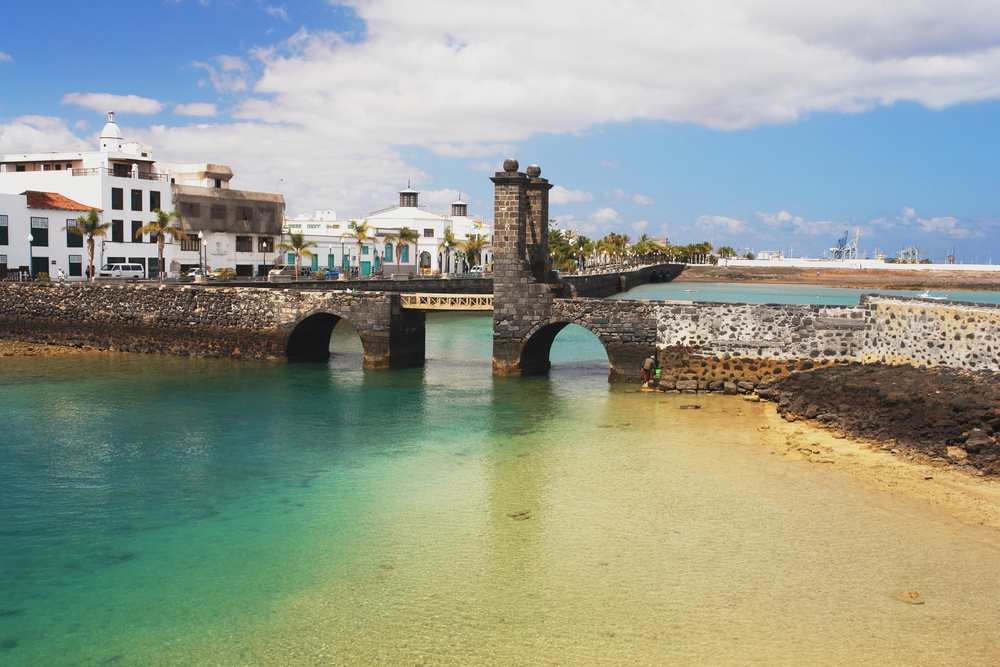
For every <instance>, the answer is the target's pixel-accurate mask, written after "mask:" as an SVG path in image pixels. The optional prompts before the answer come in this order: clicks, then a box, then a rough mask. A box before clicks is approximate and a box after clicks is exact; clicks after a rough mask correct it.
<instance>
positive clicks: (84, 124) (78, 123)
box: [73, 118, 90, 130]
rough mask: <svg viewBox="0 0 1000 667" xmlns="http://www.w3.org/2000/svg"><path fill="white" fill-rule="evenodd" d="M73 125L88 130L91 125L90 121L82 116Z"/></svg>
mask: <svg viewBox="0 0 1000 667" xmlns="http://www.w3.org/2000/svg"><path fill="white" fill-rule="evenodd" d="M73 127H75V128H76V129H78V130H86V129H87V128H88V127H90V123H88V122H87V121H85V120H83V119H82V118H81V119H80V120H78V121H76V122H75V123H73Z"/></svg>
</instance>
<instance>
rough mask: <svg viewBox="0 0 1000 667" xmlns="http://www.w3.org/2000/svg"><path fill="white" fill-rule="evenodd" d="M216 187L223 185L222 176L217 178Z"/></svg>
mask: <svg viewBox="0 0 1000 667" xmlns="http://www.w3.org/2000/svg"><path fill="white" fill-rule="evenodd" d="M215 187H217V188H221V187H222V179H221V178H217V179H215Z"/></svg>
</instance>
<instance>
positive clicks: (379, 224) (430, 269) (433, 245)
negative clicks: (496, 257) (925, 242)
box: [285, 188, 493, 276]
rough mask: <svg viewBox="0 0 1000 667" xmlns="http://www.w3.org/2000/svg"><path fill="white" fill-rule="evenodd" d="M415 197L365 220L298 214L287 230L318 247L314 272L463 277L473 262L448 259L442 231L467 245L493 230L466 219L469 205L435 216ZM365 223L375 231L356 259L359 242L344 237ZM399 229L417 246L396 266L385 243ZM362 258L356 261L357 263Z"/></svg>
mask: <svg viewBox="0 0 1000 667" xmlns="http://www.w3.org/2000/svg"><path fill="white" fill-rule="evenodd" d="M419 194H420V193H419V192H417V191H415V190H411V189H410V188H407V189H405V190H401V191H400V193H399V201H400V203H399V205H398V206H392V207H390V208H387V209H383V210H381V211H375V212H374V213H372V214H370V215H369V216H368V217H366V218H354V219H347V220H340V219H338V218H337V213H336V211H316V213H315V214H308V213H305V214H300V215H298V216H296V217H294V218H287V219H286V220H285V231H287V232H288V233H303V234H305V235H306V240H309V241H313V242H314V243H316V246H317V247H316V248H314V249H313V250H314V252H315V254H316V258H315V259H314V260H313V268H314V269H318V268H321V267H329V266H335V267H337V268H338V269H344V268H346V267H348V266H350V267H351V268H354V269H360V273H361V275H363V276H364V275H368V274H369V273H370V272H372V271H379V270H381V271H382V272H383V275H391V274H395V273H402V274H407V273H409V274H413V275H419V274H425V275H426V274H436V273H461V272H462V271H463V270H468V269H469V268H470V267H471V265H472V258H469V259H468V260H467V261H465V262H463V261H461V260H460V259H459V258H458V257H457V256H456V250H457V249H456V250H453V251H452V252H451V253H450V257H449V258H448V260H447V265H446V260H445V257H444V253H443V252H442V251H441V250H440V249H439V248H440V246H441V243H442V241H443V240H444V232H445V229H447V228H450V229H451V231H452V234H454V235H455V238H456V240H457V241H459V242H462V241H465V240H466V239H467V238H469V236H471V235H473V234H478V235H480V236H484V237H486V238H488V239H492V237H493V226H492V225H491V224H490V223H484V222H483V221H482V220H477V219H476V218H475V217H473V216H470V215H469V214H468V204H467V203H466V202H463V201H457V202H453V203H452V204H451V214H450V215H438V214H436V213H430V212H429V211H426V210H424V209H422V208H421V207H420V206H419V204H418V197H419ZM352 222H354V223H356V224H357V223H361V222H367V223H368V224H369V225H370V226H371V227H373V228H374V229H375V239H376V240H375V241H369V242H366V243H364V244H363V246H362V249H361V255H360V258H359V256H358V249H357V241H355V240H354V239H352V238H349V237H345V236H344V235H345V234H347V233H348V232H349V225H350V223H352ZM403 227H409V228H410V229H412V230H414V231H415V232H417V233H418V234H419V235H420V238H419V239H418V240H417V242H416V245H415V246H414V245H412V244H411V245H409V246H408V247H405V248H404V250H403V257H402V259H401V261H400V262H399V263H398V266H397V262H396V247H395V244H393V243H386V241H385V239H386V237H387V236H388V235H390V234H396V233H398V232H399V230H400V229H402V228H403ZM359 259H360V261H359ZM481 259H482V262H483V264H485V265H488V264H491V263H492V250H490V249H484V251H483V256H482V258H481Z"/></svg>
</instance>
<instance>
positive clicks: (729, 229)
mask: <svg viewBox="0 0 1000 667" xmlns="http://www.w3.org/2000/svg"><path fill="white" fill-rule="evenodd" d="M694 225H695V227H697V228H698V229H701V230H703V231H706V232H722V233H727V234H737V233H739V232H743V231H745V230H746V228H747V224H746V223H745V222H743V221H742V220H737V219H736V218H727V217H726V216H724V215H702V216H699V217H698V219H697V220H695V222H694Z"/></svg>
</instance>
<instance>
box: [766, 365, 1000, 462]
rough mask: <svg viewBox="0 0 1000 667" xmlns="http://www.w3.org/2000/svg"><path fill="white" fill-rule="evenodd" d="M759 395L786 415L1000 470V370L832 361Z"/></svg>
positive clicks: (900, 450) (905, 451)
mask: <svg viewBox="0 0 1000 667" xmlns="http://www.w3.org/2000/svg"><path fill="white" fill-rule="evenodd" d="M757 393H758V395H759V396H760V397H761V398H762V399H765V400H769V401H773V402H775V403H777V404H778V412H779V414H781V415H782V416H783V417H784V418H785V419H786V420H788V421H795V420H798V419H812V420H816V421H819V422H821V423H823V424H824V425H825V426H826V427H827V428H829V429H831V430H834V431H837V432H840V433H841V434H843V435H845V436H850V437H853V438H866V439H870V440H872V441H874V442H876V443H877V445H878V446H880V447H882V448H883V449H887V450H892V451H893V453H896V454H899V455H902V456H906V457H907V458H911V459H912V458H913V457H915V456H920V457H929V458H930V459H931V462H939V463H944V462H948V463H952V464H956V465H969V466H974V467H975V468H977V469H979V470H981V471H983V473H984V474H993V475H998V474H1000V460H998V459H1000V446H998V444H997V432H1000V374H997V373H991V372H988V371H980V372H976V373H971V372H967V371H957V370H953V369H948V368H943V367H935V368H922V367H921V368H914V367H912V366H880V365H871V366H862V365H859V364H851V365H842V366H828V367H825V368H819V369H817V370H814V371H812V372H809V373H795V374H792V375H789V376H786V377H783V378H781V379H779V380H777V381H775V382H774V383H772V384H770V385H768V386H766V387H758V389H757Z"/></svg>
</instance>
